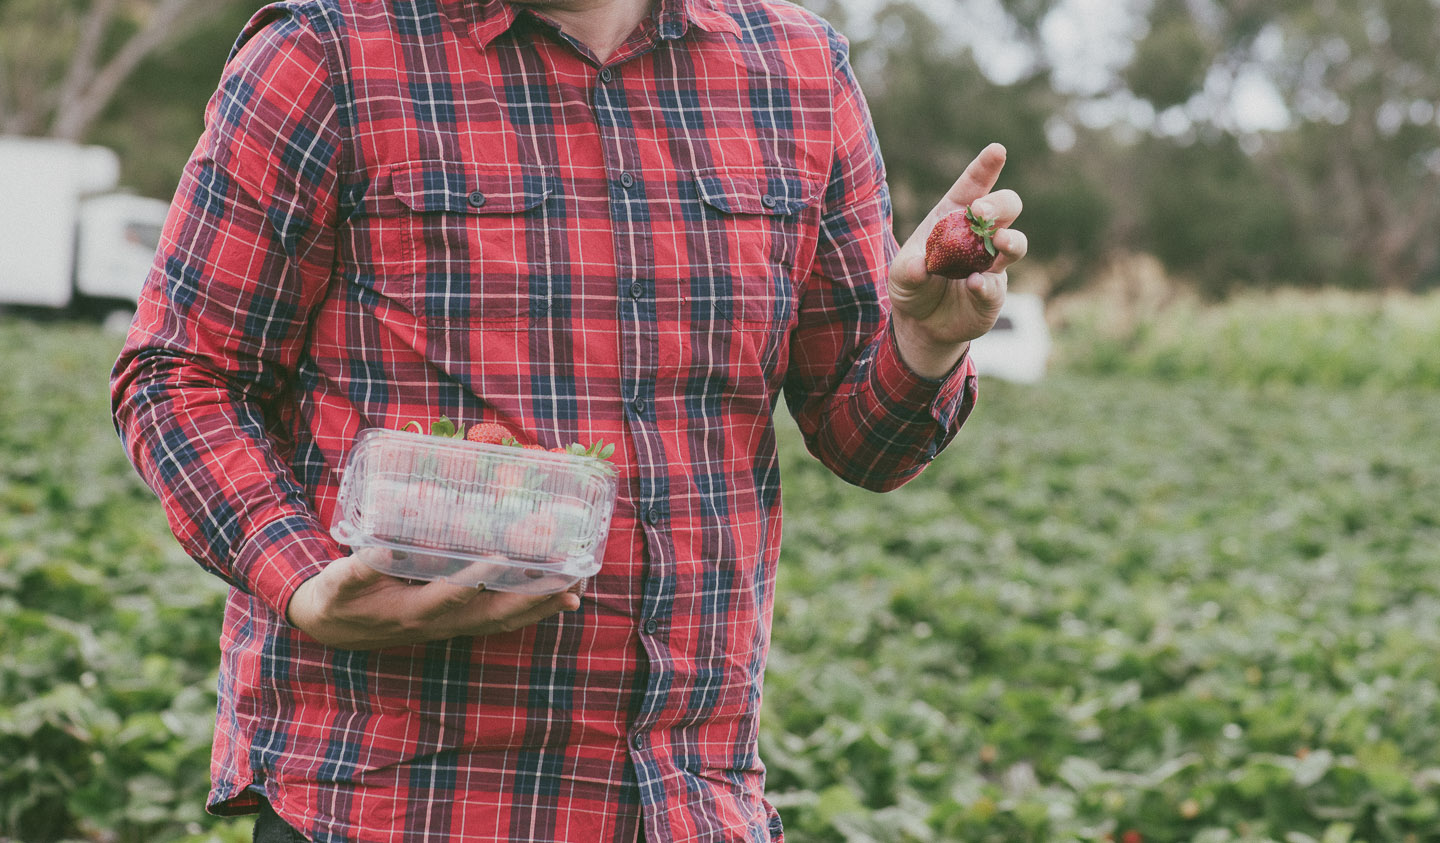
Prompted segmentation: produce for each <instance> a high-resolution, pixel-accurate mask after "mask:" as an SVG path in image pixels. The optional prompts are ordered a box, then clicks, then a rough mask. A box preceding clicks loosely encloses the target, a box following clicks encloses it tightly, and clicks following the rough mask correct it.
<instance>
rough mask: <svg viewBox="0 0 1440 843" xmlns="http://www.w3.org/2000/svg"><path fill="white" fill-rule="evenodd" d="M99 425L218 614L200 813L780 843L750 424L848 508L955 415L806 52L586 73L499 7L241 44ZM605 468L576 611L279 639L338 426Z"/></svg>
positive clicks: (701, 39)
mask: <svg viewBox="0 0 1440 843" xmlns="http://www.w3.org/2000/svg"><path fill="white" fill-rule="evenodd" d="M206 117H207V125H206V129H205V132H204V134H203V136H202V138H201V139H200V142H199V145H198V146H197V148H196V150H195V152H194V155H193V157H192V158H191V160H190V162H189V164H188V165H187V167H186V168H185V171H184V174H183V178H182V181H181V185H180V188H179V190H178V193H177V196H176V198H175V201H174V205H173V209H172V212H171V215H170V218H169V221H168V223H167V225H166V228H165V234H164V238H163V242H162V244H161V247H160V251H159V254H158V255H157V258H156V264H155V268H154V270H153V271H152V273H151V274H150V277H149V279H148V281H147V284H146V287H145V292H144V296H143V300H142V301H141V303H140V307H139V311H138V314H137V318H136V322H135V325H134V328H133V330H132V332H131V334H130V336H129V339H128V341H127V343H126V346H125V348H124V350H123V352H122V354H121V356H120V359H119V361H118V362H117V365H116V369H115V374H114V379H113V393H114V394H113V400H114V407H115V413H116V419H117V426H118V428H119V430H120V432H121V434H122V436H123V438H124V440H125V441H126V443H127V446H128V449H129V452H130V454H131V457H132V459H133V461H134V463H135V465H136V466H137V468H138V469H139V470H140V472H141V473H142V475H143V476H144V477H145V478H146V480H147V481H148V482H149V483H150V484H151V485H152V486H153V488H154V489H155V490H156V491H157V493H158V494H159V496H160V498H161V500H162V502H163V504H164V507H165V509H166V512H167V513H168V516H169V519H170V522H171V525H172V527H173V529H174V532H175V534H176V536H177V537H178V538H179V540H180V541H181V543H182V544H183V545H184V547H185V548H186V549H187V551H188V552H189V553H190V554H191V555H192V556H194V557H195V559H197V560H198V561H199V562H200V563H201V564H202V565H203V566H205V567H206V568H208V569H209V570H211V571H213V572H214V573H216V574H218V575H219V576H221V577H223V578H224V579H225V580H227V581H228V582H229V583H230V584H231V586H232V589H231V591H230V596H229V600H228V604H227V609H226V613H225V618H224V628H223V634H222V640H221V645H222V659H223V660H222V668H221V674H220V686H219V693H220V708H219V717H218V723H217V729H216V733H215V748H214V763H213V791H212V794H211V803H210V807H211V809H212V810H214V811H216V812H220V813H238V812H243V811H247V810H252V809H253V807H254V804H255V798H256V794H264V795H266V796H267V797H268V798H269V799H270V800H271V801H272V802H273V804H274V805H275V808H276V809H277V811H278V812H279V813H280V814H281V816H283V817H284V818H286V819H287V820H288V821H289V822H291V824H293V825H295V826H297V827H298V828H300V829H302V830H303V831H304V832H305V833H306V834H307V835H308V836H310V837H312V838H313V839H316V840H322V841H361V840H364V841H389V840H406V841H432V840H434V841H439V840H452V839H463V840H524V841H542V840H557V841H558V840H566V841H585V843H594V841H601V840H606V841H608V840H633V839H634V838H635V835H636V833H637V830H638V829H639V828H640V827H641V821H642V818H643V827H644V829H645V830H646V833H647V834H648V836H649V837H650V838H651V839H654V840H747V841H748V840H753V841H761V840H778V839H781V832H780V823H779V819H778V817H777V816H776V814H775V811H774V809H773V808H772V807H771V806H770V805H769V804H768V803H767V802H766V801H765V799H764V792H763V791H764V767H763V765H762V763H761V760H760V758H759V757H758V756H757V751H756V731H757V721H758V717H757V713H758V708H759V705H760V696H761V678H762V673H763V671H764V668H765V657H766V653H767V649H768V645H769V639H770V618H771V608H772V605H773V600H774V582H775V566H776V559H777V554H778V543H779V539H780V477H779V474H778V463H777V459H776V442H775V431H774V428H773V426H772V413H773V411H774V410H775V407H776V403H777V401H779V400H780V397H781V393H782V392H783V395H784V399H785V401H786V404H787V406H788V409H789V410H790V412H791V413H792V414H793V416H794V417H795V418H796V420H797V422H798V424H799V427H800V429H801V430H802V432H803V434H804V437H805V441H806V443H807V445H808V447H809V449H810V450H811V452H812V453H813V454H814V455H815V456H816V457H817V458H818V459H819V460H821V461H822V462H823V463H824V464H825V465H826V466H828V467H829V468H830V469H832V470H833V471H834V472H835V473H837V474H838V475H840V476H841V477H843V478H844V479H845V480H847V481H850V482H852V483H856V484H859V485H862V486H865V487H868V488H871V489H877V490H885V489H890V488H893V487H895V486H898V485H900V484H901V483H904V482H905V481H906V480H908V479H910V478H911V477H913V476H915V475H916V474H917V473H918V472H919V471H920V470H921V469H922V468H923V466H924V465H925V463H926V462H927V461H928V460H929V459H931V458H932V457H933V456H934V455H935V454H936V453H937V452H938V451H939V450H940V449H941V448H943V447H944V446H945V445H946V444H947V443H948V442H949V440H950V438H951V437H952V436H953V435H954V434H955V432H956V430H957V429H958V428H959V426H960V424H961V423H962V422H963V420H964V418H965V416H966V415H967V414H968V412H969V410H970V408H971V407H972V406H973V402H974V396H975V375H974V370H973V368H972V367H971V366H970V364H969V362H968V361H965V362H963V363H962V364H961V365H960V366H958V367H957V369H956V371H955V372H954V373H953V374H952V375H950V376H949V377H947V378H945V379H944V380H942V381H939V382H935V381H926V380H923V379H921V378H918V377H916V376H915V375H914V374H913V373H911V372H910V371H909V370H908V369H907V368H906V367H905V365H904V364H903V362H901V360H900V359H899V357H898V352H897V350H896V347H895V345H894V342H893V339H892V335H891V332H890V331H889V323H888V319H887V316H886V303H885V296H884V280H885V274H886V271H887V267H888V265H889V262H890V259H891V257H892V256H893V254H894V252H895V248H896V247H895V241H894V238H893V236H892V234H891V231H890V208H889V200H888V194H887V192H886V189H885V183H884V170H883V165H882V163H881V159H880V155H879V152H878V149H877V147H876V143H875V137H874V134H873V131H872V128H871V124H870V119H869V115H868V113H867V110H866V107H865V104H864V101H863V99H862V98H861V94H860V91H859V90H858V88H857V87H856V83H855V79H854V78H853V76H852V74H851V71H850V67H849V64H848V58H847V47H846V44H845V42H844V40H843V39H842V38H841V37H840V36H839V35H837V34H836V33H835V32H834V31H833V30H831V29H830V28H829V27H828V26H827V25H826V24H825V23H823V22H822V21H820V20H818V19H817V18H815V17H814V16H812V15H810V14H808V13H806V12H804V11H802V10H800V9H798V8H796V7H794V6H791V5H788V4H771V3H769V2H766V0H665V2H663V3H662V4H661V5H660V6H659V8H658V9H657V11H656V12H655V13H654V14H653V15H652V16H651V17H650V19H648V20H647V21H646V22H645V23H644V24H643V25H642V26H641V27H640V28H639V29H638V30H637V31H636V32H635V33H634V34H633V35H632V37H631V38H630V39H629V41H628V42H627V43H625V44H624V45H623V46H622V47H621V48H620V49H619V51H618V52H617V53H616V54H615V55H614V56H613V57H612V58H611V59H610V60H609V61H608V62H606V63H605V64H604V65H603V66H602V65H600V64H599V63H597V62H596V61H595V60H594V57H593V55H591V54H590V53H589V52H588V51H587V50H586V49H585V48H584V47H583V46H582V45H581V44H579V43H576V42H574V41H573V40H571V39H570V38H568V37H567V36H566V35H564V34H563V33H561V32H560V31H559V30H558V29H557V28H556V27H555V26H554V25H552V24H551V23H550V22H548V21H547V20H546V19H545V18H544V17H542V16H541V15H538V14H535V13H534V12H530V11H523V10H520V9H519V8H517V7H512V6H508V5H506V4H505V3H503V2H501V0H483V2H479V1H477V0H404V1H403V2H402V0H390V2H373V0H297V2H289V3H281V4H277V5H275V6H272V7H270V8H267V9H266V10H264V11H262V12H260V13H259V14H258V15H257V16H256V18H255V20H254V21H253V22H252V24H251V25H250V26H249V27H248V28H247V29H246V31H245V33H244V34H243V35H242V36H241V39H240V41H239V42H238V44H237V46H236V50H235V53H234V54H233V55H232V57H231V60H230V61H229V63H228V65H227V68H226V70H225V72H224V75H223V78H222V81H221V84H220V86H219V90H218V92H217V93H216V95H215V97H214V99H213V100H212V102H211V104H210V107H209V108H208V109H207V114H206ZM440 415H446V416H449V417H450V418H452V419H455V420H459V421H461V422H464V423H467V424H474V423H477V422H481V421H498V422H501V423H503V424H505V425H506V426H508V427H510V428H511V429H512V430H515V431H521V432H523V435H524V436H525V437H526V438H529V439H532V440H535V441H538V442H539V443H540V444H542V445H546V446H554V445H556V444H561V443H567V442H572V441H582V442H588V441H593V440H596V439H604V440H606V441H607V442H615V443H618V444H619V448H618V449H617V451H616V452H615V455H614V461H615V463H616V464H617V466H618V467H619V471H620V500H619V502H618V504H617V509H616V513H615V518H614V521H613V527H612V532H611V534H610V537H609V539H608V541H607V544H606V553H605V557H604V566H603V568H602V569H601V571H600V573H599V574H598V575H597V576H596V577H594V578H593V580H592V581H591V582H590V584H589V587H588V590H587V591H586V593H585V595H584V599H583V602H582V606H581V608H580V610H578V611H577V612H574V613H568V614H565V615H563V616H560V617H554V618H552V619H550V620H547V621H545V622H543V623H540V624H538V625H536V626H533V627H531V628H528V629H524V630H520V631H517V632H514V633H510V634H501V635H492V636H488V637H478V638H461V639H452V640H447V641H436V642H433V643H430V644H426V645H416V646H410V647H399V648H394V649H387V650H379V651H371V652H355V651H345V650H335V649H329V648H327V647H324V646H322V645H320V644H318V643H317V642H315V641H313V640H311V639H309V638H308V637H307V636H305V635H304V634H302V633H300V632H298V631H297V630H296V629H294V628H292V627H290V626H289V625H288V624H287V623H286V622H285V620H284V613H283V607H284V606H285V605H286V602H287V601H288V599H289V598H290V596H291V594H292V593H293V592H294V590H295V588H296V587H297V586H298V585H299V584H300V583H301V582H302V581H304V580H305V579H306V578H307V577H310V576H312V575H314V574H315V573H316V572H317V571H318V570H320V569H321V568H322V567H323V566H324V565H325V564H326V562H327V561H328V560H331V559H335V558H338V557H340V556H342V555H344V554H345V552H346V551H345V550H343V549H342V548H341V547H339V546H338V545H337V544H336V542H335V541H334V540H333V539H332V538H331V537H330V535H329V532H328V528H329V526H330V523H331V519H332V515H333V511H334V505H335V498H336V490H337V484H338V480H339V476H338V475H339V472H340V467H341V465H342V463H343V460H344V458H345V456H346V454H347V452H348V450H349V448H350V447H351V444H352V441H353V440H354V438H355V436H356V434H357V433H358V432H359V431H360V430H361V429H363V428H366V427H374V426H379V427H387V428H399V427H402V426H404V424H405V423H406V422H407V421H410V420H412V419H433V418H435V417H438V416H440Z"/></svg>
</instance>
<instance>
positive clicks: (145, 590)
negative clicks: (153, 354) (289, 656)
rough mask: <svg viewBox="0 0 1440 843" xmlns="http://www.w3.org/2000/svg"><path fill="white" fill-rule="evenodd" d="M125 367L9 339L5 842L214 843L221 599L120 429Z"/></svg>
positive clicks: (37, 335) (5, 385)
mask: <svg viewBox="0 0 1440 843" xmlns="http://www.w3.org/2000/svg"><path fill="white" fill-rule="evenodd" d="M118 352H119V344H118V342H117V341H116V338H115V337H113V336H108V335H105V334H101V333H99V332H98V331H96V330H95V329H93V328H87V327H77V326H73V325H67V324H63V323H51V324H29V323H22V322H16V321H14V320H13V319H12V320H6V321H4V322H0V359H4V360H5V361H6V366H5V368H6V375H5V377H4V378H0V455H3V459H4V463H5V466H6V469H5V472H4V473H3V474H0V511H4V512H5V513H6V517H5V518H3V519H0V758H3V759H5V760H4V763H3V764H0V840H3V839H8V838H7V837H6V836H7V835H10V836H13V838H14V839H15V840H17V841H23V843H45V841H53V840H61V839H71V838H77V837H84V838H86V839H91V840H97V841H109V842H110V843H150V841H155V840H159V839H166V840H172V841H173V840H179V839H184V838H185V837H186V835H187V833H191V832H193V833H194V836H195V840H196V841H197V843H198V841H199V840H206V839H211V838H209V837H202V836H200V835H201V833H202V832H203V828H204V827H205V826H207V825H209V824H210V822H209V821H208V820H207V819H206V817H205V816H204V800H203V795H204V790H205V783H206V781H207V779H208V775H209V741H210V735H211V730H212V726H213V723H214V716H215V692H214V687H215V675H214V671H215V665H216V663H217V661H218V635H219V626H220V611H221V605H222V599H223V591H222V589H221V587H220V584H219V581H218V580H214V579H213V578H211V577H208V576H205V575H200V576H196V574H197V573H199V568H198V566H196V565H195V564H194V563H193V562H191V561H190V560H189V559H188V558H186V557H185V555H184V554H183V553H182V552H180V550H179V548H178V546H177V545H176V543H175V541H174V539H173V538H171V537H170V536H169V532H168V529H167V527H166V525H165V521H164V518H163V516H162V515H161V513H160V511H159V509H158V506H157V504H156V502H155V498H154V496H153V495H152V494H151V493H150V491H149V490H148V489H146V488H145V487H144V486H143V485H142V484H141V483H140V481H139V479H138V477H136V475H135V472H134V471H133V470H132V469H131V468H130V466H129V464H128V463H127V462H126V460H125V457H124V454H123V453H122V451H121V449H120V447H119V443H118V439H117V437H116V436H115V431H114V429H113V428H112V427H111V426H110V424H109V422H108V417H109V410H108V401H107V399H106V389H105V380H106V375H107V374H108V365H109V363H110V362H113V360H114V357H115V355H116V354H118ZM162 584H163V585H162ZM232 831H233V830H232ZM242 837H243V835H242V834H241V833H240V832H239V831H233V833H229V834H226V835H224V837H223V839H224V840H226V841H235V843H238V841H239V840H240V839H241V838H242ZM245 839H248V838H245Z"/></svg>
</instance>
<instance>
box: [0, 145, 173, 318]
mask: <svg viewBox="0 0 1440 843" xmlns="http://www.w3.org/2000/svg"><path fill="white" fill-rule="evenodd" d="M119 182H120V160H119V158H118V157H117V156H116V155H115V153H114V152H113V151H112V150H110V149H108V148H106V147H103V146H89V145H81V144H75V143H69V142H66V141H57V140H49V139H41V138H18V137H0V307H5V306H18V307H32V308H47V309H57V310H58V309H65V308H71V307H75V306H77V305H87V306H89V307H90V308H91V309H95V308H97V307H98V308H99V309H101V310H105V309H111V310H125V309H130V310H133V309H134V307H135V303H136V301H137V300H138V299H139V296H140V287H141V285H142V284H143V283H144V280H145V275H146V274H147V273H148V272H149V270H150V265H151V263H152V262H153V261H154V258H155V249H156V247H157V245H158V244H159V242H160V229H161V226H162V225H163V223H164V221H165V214H166V212H167V210H168V203H166V202H163V201H161V200H159V199H151V198H149V197H144V196H135V195H132V194H128V193H123V192H118V191H117V187H118V185H119Z"/></svg>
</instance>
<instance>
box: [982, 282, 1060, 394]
mask: <svg viewBox="0 0 1440 843" xmlns="http://www.w3.org/2000/svg"><path fill="white" fill-rule="evenodd" d="M970 356H971V357H972V358H973V359H974V360H975V367H976V368H977V369H978V370H979V371H980V377H982V378H984V377H992V378H999V379H1000V380H1005V381H1013V382H1015V383H1036V382H1038V381H1040V380H1041V379H1042V378H1044V377H1045V365H1046V363H1047V362H1048V361H1049V358H1050V327H1049V326H1048V325H1046V324H1045V302H1044V301H1043V300H1042V299H1041V298H1040V297H1039V296H1037V295H1034V294H1032V293H1009V294H1008V295H1006V296H1005V304H1004V305H1003V306H1001V308H1000V318H999V319H997V320H995V327H993V328H991V329H990V333H988V334H986V335H985V336H983V337H980V338H979V339H977V340H975V341H974V342H972V343H971V344H970Z"/></svg>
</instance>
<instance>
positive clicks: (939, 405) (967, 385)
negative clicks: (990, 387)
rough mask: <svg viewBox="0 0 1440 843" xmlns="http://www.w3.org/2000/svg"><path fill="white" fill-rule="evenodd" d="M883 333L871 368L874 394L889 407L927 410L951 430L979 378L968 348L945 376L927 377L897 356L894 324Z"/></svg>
mask: <svg viewBox="0 0 1440 843" xmlns="http://www.w3.org/2000/svg"><path fill="white" fill-rule="evenodd" d="M885 334H886V339H885V342H884V343H882V344H881V346H880V348H879V351H878V353H877V354H876V355H875V364H874V368H873V369H872V370H871V378H872V383H873V385H874V389H875V394H876V395H877V396H879V397H880V398H881V399H882V400H883V401H884V402H885V403H886V404H887V405H889V406H893V407H903V408H911V409H913V410H914V411H915V412H916V414H917V415H918V414H920V413H927V414H928V415H929V416H930V418H932V419H934V420H935V422H936V423H937V424H939V425H940V427H941V428H943V429H945V430H953V429H954V427H955V425H956V422H957V420H958V421H963V420H964V416H966V415H968V414H969V410H970V408H971V407H973V406H974V404H975V398H976V386H977V381H978V378H977V377H976V371H975V361H974V360H972V359H971V358H970V350H969V349H968V348H967V349H966V350H965V353H964V354H962V355H961V356H960V359H959V360H958V361H956V363H955V365H954V367H952V368H951V369H950V371H949V372H947V373H946V374H945V375H944V376H942V377H939V378H927V377H924V376H923V375H919V374H916V373H915V371H914V370H913V369H911V368H910V366H909V364H907V363H906V362H905V358H904V357H901V356H900V345H899V343H898V342H897V341H896V339H895V326H894V323H891V324H890V326H889V327H888V328H887V330H886V332H885Z"/></svg>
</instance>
